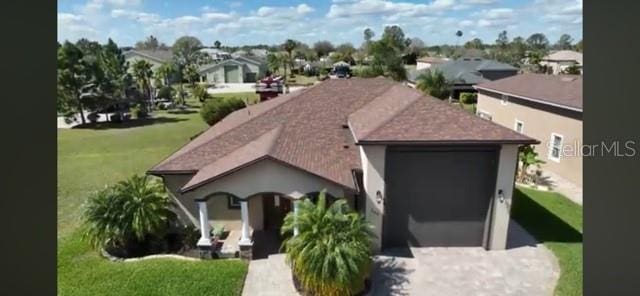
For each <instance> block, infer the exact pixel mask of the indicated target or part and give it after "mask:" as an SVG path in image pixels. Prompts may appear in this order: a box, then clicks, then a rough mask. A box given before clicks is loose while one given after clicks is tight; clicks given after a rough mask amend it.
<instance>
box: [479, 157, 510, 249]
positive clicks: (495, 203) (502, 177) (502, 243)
mask: <svg viewBox="0 0 640 296" xmlns="http://www.w3.org/2000/svg"><path fill="white" fill-rule="evenodd" d="M517 161H518V145H502V147H501V148H500V157H499V158H498V175H497V178H496V189H495V194H494V197H493V199H492V200H491V201H490V208H489V209H490V211H491V215H488V216H487V217H488V219H490V223H489V224H487V227H489V236H488V240H489V241H488V242H487V243H486V244H485V245H486V246H487V248H488V249H490V250H503V249H505V248H506V246H507V233H508V230H509V219H510V216H511V201H512V197H513V183H514V181H515V173H516V165H517V164H516V162H517ZM501 191H502V192H501ZM501 195H502V197H503V199H501V198H500V196H501Z"/></svg>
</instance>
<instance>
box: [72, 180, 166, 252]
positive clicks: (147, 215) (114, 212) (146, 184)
mask: <svg viewBox="0 0 640 296" xmlns="http://www.w3.org/2000/svg"><path fill="white" fill-rule="evenodd" d="M172 206H173V204H172V202H171V199H170V198H169V196H168V195H167V193H166V191H165V188H164V186H163V185H162V184H161V183H160V182H158V180H157V179H152V177H150V176H133V177H131V178H130V179H128V180H125V181H121V182H119V183H117V184H115V185H113V186H111V187H107V188H105V189H104V190H102V191H99V192H97V193H96V194H95V195H93V196H91V197H90V198H89V199H88V200H87V201H86V203H85V204H84V209H83V213H82V220H83V226H84V238H85V239H87V240H88V241H89V242H90V243H91V245H92V246H93V247H95V248H104V247H121V248H125V249H126V248H127V247H128V246H130V245H131V244H132V243H136V242H141V241H143V240H144V239H145V238H146V237H147V236H149V235H158V234H162V233H163V231H164V230H166V227H167V225H168V222H169V221H170V220H171V219H174V218H175V217H176V216H175V213H174V212H173V211H172V210H171V208H172Z"/></svg>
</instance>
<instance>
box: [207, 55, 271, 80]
mask: <svg viewBox="0 0 640 296" xmlns="http://www.w3.org/2000/svg"><path fill="white" fill-rule="evenodd" d="M266 69H267V66H266V63H264V62H263V61H260V60H256V59H253V58H249V57H242V56H239V57H235V58H233V59H230V60H224V61H222V62H219V63H211V64H208V65H203V66H200V68H199V69H198V72H199V73H200V81H201V82H207V83H252V82H256V81H258V80H259V79H261V78H262V77H264V75H265V72H266Z"/></svg>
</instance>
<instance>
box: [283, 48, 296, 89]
mask: <svg viewBox="0 0 640 296" xmlns="http://www.w3.org/2000/svg"><path fill="white" fill-rule="evenodd" d="M299 43H300V42H298V41H295V40H293V39H287V40H285V41H284V43H282V49H283V50H284V51H286V52H287V57H288V60H287V63H288V64H289V67H291V66H292V65H293V51H294V50H295V49H296V47H298V44H299ZM284 71H285V74H284V76H285V77H284V80H285V82H286V81H287V68H286V66H285V70H284Z"/></svg>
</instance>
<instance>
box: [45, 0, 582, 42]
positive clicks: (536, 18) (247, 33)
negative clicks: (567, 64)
mask: <svg viewBox="0 0 640 296" xmlns="http://www.w3.org/2000/svg"><path fill="white" fill-rule="evenodd" d="M386 25H400V26H401V27H402V29H403V30H404V32H405V34H406V35H407V36H409V37H418V38H420V39H422V40H423V41H424V42H425V43H426V44H427V45H433V44H443V43H449V44H455V42H456V37H455V35H454V33H455V32H456V30H462V31H463V32H464V35H463V37H462V38H461V40H460V41H461V43H462V42H465V41H467V40H470V39H473V38H476V37H477V38H480V39H482V40H483V41H484V42H485V43H493V42H494V41H495V39H496V38H497V36H498V33H499V32H501V31H502V30H507V32H508V36H509V38H513V37H515V36H522V37H524V38H526V37H528V36H529V35H531V34H532V33H536V32H541V33H544V34H545V35H547V38H549V41H550V42H552V43H553V42H555V41H556V40H557V39H558V37H559V36H560V35H561V34H563V33H568V34H570V35H571V36H572V37H573V38H574V39H575V41H578V40H580V39H582V0H530V1H523V0H432V1H431V0H428V1H413V0H327V1H297V0H278V1H243V0H229V1H220V0H200V1H196V0H183V1H163V0H160V1H143V0H59V1H58V40H59V41H64V40H71V41H75V40H77V39H79V38H81V37H85V38H88V39H91V40H97V41H100V42H105V41H106V40H107V38H112V39H114V40H115V41H116V42H117V43H118V44H119V45H123V46H124V45H133V44H134V43H135V42H136V41H138V40H143V39H144V38H145V37H146V36H149V35H154V36H156V37H158V39H160V41H162V42H164V43H166V44H168V45H171V44H172V43H173V41H174V40H175V39H176V38H178V37H180V36H183V35H191V36H196V37H198V38H199V39H200V40H202V42H203V43H204V44H205V45H213V42H214V41H215V40H220V41H221V42H222V43H223V44H227V45H245V44H258V43H266V44H279V43H282V41H284V40H285V39H287V38H293V39H296V40H300V41H304V42H307V43H310V44H311V43H313V42H315V41H318V40H330V41H332V42H333V43H336V44H337V43H342V42H351V43H353V44H354V45H356V46H358V45H360V44H361V43H362V39H363V37H362V32H363V31H364V29H365V28H371V29H373V30H374V32H376V33H377V36H379V35H380V33H381V32H382V30H383V28H384V27H385V26H386Z"/></svg>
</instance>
